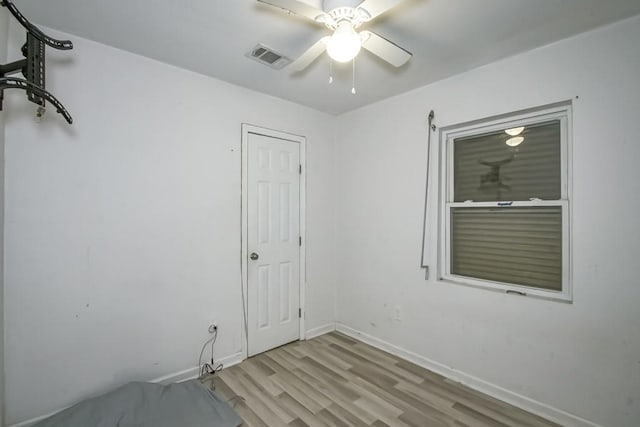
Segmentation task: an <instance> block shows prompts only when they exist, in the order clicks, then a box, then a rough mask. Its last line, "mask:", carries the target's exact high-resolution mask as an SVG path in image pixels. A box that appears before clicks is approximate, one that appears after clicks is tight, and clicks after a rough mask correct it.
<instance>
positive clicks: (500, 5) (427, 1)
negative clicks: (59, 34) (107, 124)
mask: <svg viewBox="0 0 640 427" xmlns="http://www.w3.org/2000/svg"><path fill="white" fill-rule="evenodd" d="M306 2H307V3H311V4H314V5H315V6H319V4H318V3H320V1H319V0H306ZM346 3H348V1H346ZM15 4H16V5H17V6H18V8H19V9H21V11H22V12H23V13H24V14H25V15H26V16H27V17H29V18H30V19H31V20H32V21H34V22H37V23H39V24H41V25H45V26H47V27H51V28H55V29H59V30H61V31H64V32H67V33H71V34H75V35H78V36H81V37H84V38H88V39H91V40H95V41H98V42H101V43H105V44H108V45H111V46H114V47H118V48H121V49H124V50H127V51H130V52H134V53H138V54H141V55H144V56H147V57H150V58H154V59H157V60H160V61H163V62H166V63H169V64H173V65H176V66H179V67H182V68H186V69H188V70H193V71H196V72H198V73H202V74H205V75H209V76H212V77H215V78H218V79H221V80H225V81H228V82H231V83H234V84H237V85H240V86H244V87H247V88H250V89H254V90H257V91H260V92H264V93H267V94H270V95H274V96H277V97H280V98H284V99H288V100H291V101H294V102H297V103H299V104H303V105H307V106H310V107H313V108H315V109H318V110H321V111H325V112H328V113H333V114H340V113H343V112H345V111H349V110H352V109H355V108H358V107H361V106H363V105H367V104H370V103H372V102H375V101H378V100H381V99H384V98H387V97H390V96H393V95H396V94H399V93H402V92H406V91H408V90H411V89H413V88H417V87H420V86H424V85H426V84H428V83H431V82H434V81H436V80H440V79H442V78H445V77H448V76H451V75H454V74H457V73H460V72H463V71H465V70H469V69H471V68H474V67H477V66H480V65H484V64H487V63H490V62H493V61H495V60H497V59H500V58H504V57H507V56H511V55H514V54H517V53H519V52H523V51H527V50H530V49H532V48H535V47H538V46H542V45H545V44H549V43H552V42H554V41H556V40H560V39H563V38H566V37H569V36H571V35H574V34H578V33H580V32H584V31H587V30H589V29H592V28H595V27H598V26H602V25H605V24H607V23H610V22H614V21H617V20H620V19H623V18H625V17H630V16H633V15H636V14H640V1H638V0H606V1H603V0H406V2H405V3H404V4H402V5H400V6H398V7H396V8H395V9H393V10H391V11H390V12H388V13H387V14H385V15H382V16H380V17H378V19H376V20H375V21H373V22H372V23H369V24H367V25H365V26H363V27H362V28H363V29H364V28H367V29H370V30H372V31H374V32H377V33H378V34H380V35H382V36H383V37H385V38H387V39H390V40H391V41H393V42H395V43H396V44H399V45H400V46H402V47H404V48H405V49H407V50H409V51H410V52H412V53H413V55H414V56H413V58H412V60H411V61H410V62H409V64H407V65H406V66H404V67H403V68H400V69H395V68H393V67H391V66H390V65H388V64H386V63H384V62H383V61H381V60H379V59H378V58H376V57H373V56H372V55H371V54H370V53H368V52H366V51H363V52H362V53H361V54H360V55H359V57H358V59H357V61H356V79H357V80H356V86H357V94H356V95H352V94H351V93H350V88H351V66H350V64H348V65H346V66H344V65H342V66H340V67H337V66H334V78H335V82H334V84H333V85H329V84H328V76H329V60H328V58H327V56H326V55H323V56H321V57H320V58H319V59H318V60H317V61H316V62H314V63H313V64H312V65H311V66H310V67H309V69H307V70H306V71H305V72H304V73H302V74H300V75H292V74H291V72H290V71H289V70H287V68H284V69H283V70H280V71H278V70H273V69H271V68H269V67H267V66H265V65H262V64H260V63H258V62H255V61H252V60H250V59H248V58H246V57H245V56H244V55H245V53H247V52H248V51H250V50H251V49H252V48H253V47H254V46H255V45H256V43H259V42H260V43H263V44H265V45H267V46H269V47H271V48H272V49H274V50H276V51H279V52H280V53H282V54H284V55H286V56H288V57H290V58H292V59H295V58H297V57H298V56H299V55H300V54H301V53H302V52H304V51H305V50H306V48H307V47H308V46H310V45H311V44H313V43H314V42H315V41H316V40H318V39H319V38H320V37H322V36H323V35H326V34H327V32H328V30H326V29H325V28H324V27H321V26H319V25H316V24H314V23H313V22H310V21H307V20H305V19H303V18H298V17H296V16H290V15H288V14H286V13H284V12H283V11H282V10H280V9H276V8H274V7H271V6H267V5H264V4H260V3H258V2H257V1H256V0H188V1H175V0H129V1H124V2H116V1H104V0H15ZM123 71H125V70H123ZM214 96H215V95H214Z"/></svg>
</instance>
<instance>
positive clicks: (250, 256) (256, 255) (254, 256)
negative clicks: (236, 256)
mask: <svg viewBox="0 0 640 427" xmlns="http://www.w3.org/2000/svg"><path fill="white" fill-rule="evenodd" d="M249 258H251V259H252V260H254V261H255V260H257V259H258V258H260V256H259V255H258V254H257V253H255V252H254V253H252V254H251V255H249Z"/></svg>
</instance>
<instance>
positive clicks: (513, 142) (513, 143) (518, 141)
mask: <svg viewBox="0 0 640 427" xmlns="http://www.w3.org/2000/svg"><path fill="white" fill-rule="evenodd" d="M523 142H524V137H522V136H516V137H514V138H510V139H507V142H506V144H507V145H508V146H509V147H517V146H518V145H520V144H522V143H523Z"/></svg>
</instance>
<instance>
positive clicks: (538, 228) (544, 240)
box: [451, 206, 562, 291]
mask: <svg viewBox="0 0 640 427" xmlns="http://www.w3.org/2000/svg"><path fill="white" fill-rule="evenodd" d="M451 273H452V274H455V275H459V276H465V277H473V278H476V279H484V280H491V281H495V282H503V283H511V284H515V285H524V286H531V287H535V288H541V289H550V290H554V291H561V290H562V207H561V206H550V207H515V208H452V209H451Z"/></svg>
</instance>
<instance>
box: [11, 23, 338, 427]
mask: <svg viewBox="0 0 640 427" xmlns="http://www.w3.org/2000/svg"><path fill="white" fill-rule="evenodd" d="M51 33H52V34H53V35H58V36H60V37H68V38H70V39H72V40H73V42H74V43H75V49H74V50H73V51H71V52H55V51H53V50H52V49H48V51H47V54H48V61H47V66H48V73H49V80H48V88H49V89H50V90H51V91H52V93H54V95H56V96H57V97H59V99H60V100H61V101H62V102H63V103H64V104H65V106H66V107H67V108H68V109H69V111H70V112H71V114H72V115H73V116H74V119H75V123H74V125H73V126H68V125H67V124H66V123H65V122H64V120H63V119H62V117H61V116H58V115H57V114H55V112H54V111H51V110H50V111H48V112H47V115H46V119H45V120H44V121H43V122H42V123H41V124H36V123H34V119H33V111H34V106H33V105H32V104H30V103H28V102H27V101H26V98H25V96H24V94H23V93H14V94H12V95H10V96H9V99H8V102H7V103H6V104H7V105H6V113H5V114H6V118H7V128H6V137H7V145H6V155H7V170H6V180H7V188H6V207H7V218H6V220H7V228H6V260H7V268H6V324H7V334H6V335H7V336H6V366H7V378H6V380H7V391H8V393H7V418H8V423H9V424H13V423H16V422H20V421H23V420H26V419H31V418H33V417H37V416H40V415H43V414H46V413H48V412H51V411H54V410H56V409H59V408H61V407H63V406H65V405H68V404H71V403H74V402H75V401H77V400H78V399H80V398H84V397H87V396H89V395H92V394H95V393H99V392H102V391H105V390H108V389H111V388H113V387H114V386H116V385H120V384H122V383H125V382H127V381H131V380H151V379H154V378H158V377H161V376H164V375H168V374H172V373H175V372H179V371H182V370H185V369H189V368H192V367H193V366H195V364H196V361H197V357H198V353H199V351H200V347H201V345H202V343H203V342H204V340H205V339H206V338H208V334H207V331H206V328H207V325H208V324H209V322H210V321H211V320H217V321H218V322H219V325H220V337H219V340H218V343H217V344H216V355H217V357H218V358H222V357H226V356H230V355H234V354H237V353H238V352H239V351H240V349H241V296H240V272H239V268H240V267H239V265H240V263H239V254H240V235H239V230H240V177H241V174H240V164H241V153H240V146H241V123H243V122H247V123H251V124H254V125H258V126H265V127H269V128H273V129H278V130H282V131H287V132H291V133H296V134H300V135H304V136H306V137H307V161H308V167H307V174H308V175H307V180H308V196H307V199H308V209H307V212H308V218H307V225H308V235H307V249H308V257H307V258H308V266H307V282H308V286H307V328H308V329H313V328H315V327H319V326H322V325H324V324H326V323H330V322H332V321H333V317H334V304H333V303H334V290H333V287H332V286H333V277H332V269H330V268H328V266H330V265H332V264H333V262H331V259H332V257H333V248H334V241H333V237H334V236H333V232H332V230H333V228H334V227H333V224H334V220H333V217H334V216H333V206H334V204H335V203H334V200H333V199H332V197H333V195H332V194H333V193H332V189H333V188H334V175H335V174H334V172H333V170H332V165H333V159H334V153H333V150H334V148H333V140H332V137H331V135H330V133H329V132H328V129H330V126H329V123H330V122H331V121H332V120H333V118H332V117H330V116H327V115H324V114H321V113H318V112H316V111H314V110H310V109H307V108H304V107H301V106H298V105H295V104H292V103H289V102H285V101H282V100H279V99H276V98H273V97H269V96H265V95H262V94H258V93H255V92H252V91H249V90H245V89H242V88H239V87H236V86H232V85H229V84H226V83H223V82H221V81H217V80H214V79H211V78H207V77H204V76H201V75H197V74H194V73H190V72H187V71H184V70H181V69H177V68H174V67H171V66H168V65H165V64H162V63H158V62H155V61H153V60H150V59H146V58H143V57H139V56H136V55H133V54H130V53H126V52H123V51H119V50H116V49H112V48H109V47H106V46H103V45H100V44H97V43H94V42H90V41H87V40H83V39H80V38H78V37H74V36H65V35H63V34H60V33H58V32H54V31H51ZM23 37H24V32H23V30H22V29H20V28H19V27H17V25H12V28H11V36H10V49H11V55H13V56H17V55H18V52H17V49H18V48H19V47H20V46H21V44H22V43H23ZM184 48H185V49H188V48H189V47H188V46H185V47H184ZM194 54H196V52H194ZM274 72H275V71H274ZM192 373H195V371H193V372H192Z"/></svg>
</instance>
